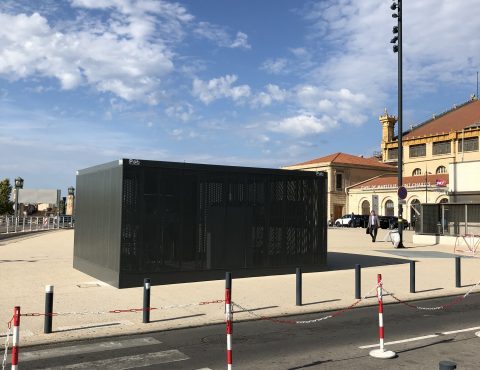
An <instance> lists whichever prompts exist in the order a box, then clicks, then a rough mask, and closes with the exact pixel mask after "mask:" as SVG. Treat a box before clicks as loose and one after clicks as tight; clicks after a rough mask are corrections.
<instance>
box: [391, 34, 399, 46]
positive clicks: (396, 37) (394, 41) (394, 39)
mask: <svg viewBox="0 0 480 370" xmlns="http://www.w3.org/2000/svg"><path fill="white" fill-rule="evenodd" d="M397 41H398V36H395V37H394V38H393V39H391V40H390V43H391V44H395V43H396V42H397Z"/></svg>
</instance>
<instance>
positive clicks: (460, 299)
mask: <svg viewBox="0 0 480 370" xmlns="http://www.w3.org/2000/svg"><path fill="white" fill-rule="evenodd" d="M479 285H480V281H479V282H478V283H476V284H475V285H473V286H472V287H470V289H469V290H468V291H467V292H466V293H465V294H464V295H462V296H460V297H456V298H454V299H452V300H450V302H448V303H446V304H443V305H441V306H436V307H422V306H417V305H415V304H413V303H409V302H406V301H404V300H402V299H400V298H398V297H397V296H396V295H395V294H393V293H391V292H389V291H388V290H386V289H385V288H382V289H383V291H384V292H385V293H387V294H390V296H391V297H392V298H393V299H394V300H395V301H397V302H398V303H402V304H404V305H405V306H407V307H410V308H413V309H415V310H423V311H438V310H446V309H448V308H450V307H452V306H455V305H456V304H459V303H460V302H462V301H463V300H464V299H465V298H467V297H468V295H469V294H470V293H472V292H473V291H474V290H475V288H477V287H478V286H479Z"/></svg>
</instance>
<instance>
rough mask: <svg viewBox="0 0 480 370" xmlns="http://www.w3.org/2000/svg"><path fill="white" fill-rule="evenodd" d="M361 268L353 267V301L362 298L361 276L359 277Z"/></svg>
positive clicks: (358, 266)
mask: <svg viewBox="0 0 480 370" xmlns="http://www.w3.org/2000/svg"><path fill="white" fill-rule="evenodd" d="M361 269H362V266H360V265H358V264H357V265H355V299H361V298H362V276H361Z"/></svg>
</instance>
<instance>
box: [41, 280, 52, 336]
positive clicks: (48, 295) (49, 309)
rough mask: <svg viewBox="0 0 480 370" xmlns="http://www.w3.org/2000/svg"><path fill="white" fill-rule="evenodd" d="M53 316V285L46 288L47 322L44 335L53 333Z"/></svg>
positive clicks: (44, 323)
mask: <svg viewBox="0 0 480 370" xmlns="http://www.w3.org/2000/svg"><path fill="white" fill-rule="evenodd" d="M52 314H53V285H46V286H45V320H44V321H43V333H44V334H50V333H51V332H52Z"/></svg>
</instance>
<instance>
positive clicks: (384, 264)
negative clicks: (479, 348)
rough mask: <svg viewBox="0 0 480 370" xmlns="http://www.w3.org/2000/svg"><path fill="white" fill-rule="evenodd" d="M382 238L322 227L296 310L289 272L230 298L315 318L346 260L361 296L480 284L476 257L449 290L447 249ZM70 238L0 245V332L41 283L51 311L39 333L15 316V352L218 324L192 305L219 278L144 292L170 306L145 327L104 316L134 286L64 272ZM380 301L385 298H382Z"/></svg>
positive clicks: (35, 319) (331, 300)
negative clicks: (380, 286) (321, 243)
mask: <svg viewBox="0 0 480 370" xmlns="http://www.w3.org/2000/svg"><path fill="white" fill-rule="evenodd" d="M386 233H387V231H386V230H380V231H379V235H378V237H377V242H376V243H372V242H371V239H370V237H369V236H368V235H365V229H349V228H338V229H337V228H331V229H329V233H328V251H329V263H328V267H329V269H328V271H322V272H314V273H305V274H304V275H303V303H304V305H303V306H301V307H297V306H295V274H294V271H292V274H291V275H278V276H267V277H253V278H243V279H234V281H233V294H232V299H233V301H234V302H237V303H238V304H240V305H241V306H243V307H245V308H248V309H252V310H253V312H254V313H256V314H257V315H263V316H281V315H291V314H299V313H308V312H319V317H322V316H324V315H322V314H321V312H323V311H329V310H338V309H341V308H344V307H347V306H350V305H351V304H352V303H354V302H355V299H354V265H355V264H356V263H360V264H361V265H362V294H365V293H367V292H368V291H370V290H372V289H374V288H375V285H376V281H377V274H378V273H381V274H382V275H383V281H384V287H385V288H386V289H387V290H389V291H392V292H394V293H395V295H396V296H398V297H399V298H401V299H404V300H412V299H421V298H428V297H440V296H449V295H454V294H463V293H465V292H466V291H468V289H469V288H470V286H471V285H472V284H476V283H477V282H478V281H480V269H479V259H478V258H476V257H474V258H465V259H462V285H463V287H462V288H455V274H454V272H455V270H454V267H455V263H454V258H453V257H454V255H453V247H451V246H445V245H413V244H412V242H411V240H412V232H411V231H406V232H405V246H406V248H405V249H394V248H393V246H392V244H391V243H390V242H385V241H383V239H384V237H385V235H386ZM73 235H74V230H57V231H51V232H48V233H42V234H35V235H25V236H22V237H18V238H11V239H5V240H0V277H1V284H0V295H1V300H0V325H3V327H1V328H0V332H2V333H4V332H5V331H6V329H7V322H8V321H9V320H10V319H11V317H12V313H13V307H14V306H16V305H18V306H21V310H22V313H34V314H35V313H42V312H43V311H44V304H45V303H44V297H45V286H46V285H54V287H55V296H54V311H55V312H58V313H60V315H59V316H55V317H54V318H53V331H54V333H52V334H43V321H44V317H43V316H25V317H22V319H21V345H22V346H25V345H34V344H40V343H48V342H60V341H66V340H76V339H86V338H91V337H96V336H110V335H119V334H127V333H139V332H147V331H157V330H169V329H175V328H181V327H189V326H201V325H208V324H214V323H220V322H224V305H223V304H222V303H216V304H199V303H200V302H205V301H213V300H221V299H223V298H224V286H225V283H224V281H223V280H219V281H207V282H196V283H186V284H174V285H164V286H154V287H152V291H151V306H152V307H167V306H173V307H169V308H165V309H161V310H160V309H159V310H153V311H151V315H150V319H151V323H149V324H142V312H121V313H108V311H111V310H124V309H132V308H141V307H142V299H143V288H141V287H139V288H131V289H122V290H119V289H116V288H113V287H111V286H109V285H106V284H104V283H102V282H101V281H98V280H95V279H94V278H92V277H90V276H88V275H86V274H83V273H81V272H79V271H77V270H74V269H73V268H72V259H73ZM410 260H416V261H417V266H416V272H417V281H416V289H417V292H418V293H415V294H410V293H409V261H410ZM146 277H147V276H146ZM234 278H235V277H234ZM477 288H478V287H477ZM478 290H480V288H479V289H476V290H475V291H478ZM373 294H374V293H372V295H373ZM449 299H450V298H447V297H446V298H445V302H448V301H449ZM385 301H386V302H393V300H392V298H391V297H388V296H387V297H385ZM373 304H376V298H374V297H371V298H369V299H365V300H363V301H362V302H360V303H359V306H361V305H373ZM182 305H183V307H177V306H182ZM345 314H348V313H345ZM252 318H253V316H252V315H251V313H248V312H237V313H235V321H238V320H246V319H252Z"/></svg>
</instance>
